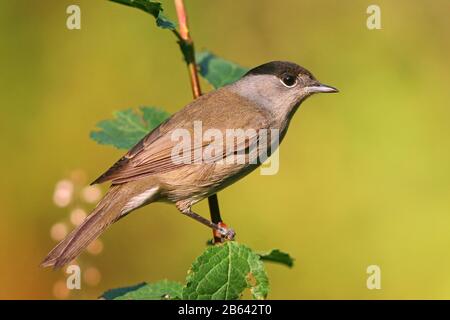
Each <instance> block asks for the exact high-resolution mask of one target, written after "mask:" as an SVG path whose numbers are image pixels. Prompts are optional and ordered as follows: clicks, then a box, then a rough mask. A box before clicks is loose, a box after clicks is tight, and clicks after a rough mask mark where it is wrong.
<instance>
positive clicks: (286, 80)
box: [281, 74, 297, 88]
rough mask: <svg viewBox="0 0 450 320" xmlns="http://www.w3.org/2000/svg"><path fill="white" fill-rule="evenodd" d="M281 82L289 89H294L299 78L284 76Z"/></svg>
mask: <svg viewBox="0 0 450 320" xmlns="http://www.w3.org/2000/svg"><path fill="white" fill-rule="evenodd" d="M281 82H282V83H283V84H284V85H285V86H286V87H288V88H292V87H293V86H295V85H296V84H297V77H294V76H292V75H289V74H287V75H284V76H283V77H282V78H281Z"/></svg>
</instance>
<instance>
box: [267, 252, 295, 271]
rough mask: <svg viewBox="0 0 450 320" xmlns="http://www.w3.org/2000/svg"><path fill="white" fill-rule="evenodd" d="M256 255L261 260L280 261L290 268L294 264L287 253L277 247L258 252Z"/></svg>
mask: <svg viewBox="0 0 450 320" xmlns="http://www.w3.org/2000/svg"><path fill="white" fill-rule="evenodd" d="M258 255H259V256H260V257H261V260H263V261H269V262H276V263H281V264H284V265H286V266H288V267H290V268H291V267H292V266H293V265H294V259H293V258H292V257H291V256H290V255H289V253H286V252H283V251H280V250H278V249H272V250H271V251H268V252H261V253H258Z"/></svg>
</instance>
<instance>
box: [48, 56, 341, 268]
mask: <svg viewBox="0 0 450 320" xmlns="http://www.w3.org/2000/svg"><path fill="white" fill-rule="evenodd" d="M335 92H338V89H336V88H334V87H332V86H328V85H325V84H322V83H321V82H319V81H318V80H317V79H316V78H315V77H314V76H313V74H312V73H311V72H309V71H308V70H307V69H305V68H303V67H301V66H299V65H298V64H296V63H293V62H288V61H271V62H268V63H265V64H262V65H260V66H257V67H255V68H253V69H251V70H249V71H248V72H247V73H245V74H244V75H243V76H242V77H241V78H240V79H239V80H237V81H236V82H234V83H231V84H228V85H226V86H223V87H221V88H218V89H216V90H214V91H211V92H209V93H207V94H205V95H202V96H200V97H198V98H197V99H195V100H193V101H192V102H191V103H189V104H188V105H186V106H185V107H184V108H182V109H181V110H180V111H178V112H176V113H174V114H173V115H172V116H171V117H169V118H168V119H167V120H166V121H164V122H162V123H161V124H160V125H159V126H158V127H156V128H155V129H153V130H152V131H151V132H149V133H148V134H147V135H146V136H145V137H144V138H142V140H140V141H139V142H138V143H137V144H136V145H135V146H134V147H132V148H131V149H130V150H129V151H128V152H127V153H126V154H125V155H124V156H123V157H122V158H120V159H119V160H118V161H117V162H116V163H115V164H114V165H113V166H112V167H110V169H108V170H107V171H106V172H105V173H103V174H102V175H101V176H100V177H98V178H97V179H96V180H95V181H94V182H93V183H92V184H97V183H105V182H110V183H111V185H110V188H109V190H108V192H107V193H106V194H105V196H104V197H103V198H102V199H101V200H100V201H99V203H98V204H97V206H96V207H95V208H94V209H93V211H92V212H91V214H90V215H89V216H88V217H87V218H86V219H85V220H84V221H83V222H82V223H81V224H80V225H79V226H78V227H76V228H75V229H74V230H73V231H72V232H70V233H69V234H68V235H67V236H66V237H65V238H64V239H63V240H62V241H61V242H60V243H58V244H57V245H56V246H55V248H54V249H53V250H51V251H50V253H49V254H48V255H47V256H46V258H45V259H44V260H43V262H42V263H41V266H42V267H53V268H61V267H63V266H65V265H67V264H69V263H70V262H72V261H73V260H74V259H75V258H76V257H77V256H78V255H79V254H80V253H81V252H82V251H83V249H84V248H86V246H88V245H89V243H91V242H92V241H93V240H95V239H96V238H97V237H99V236H100V234H102V233H103V232H104V231H105V230H106V229H107V228H108V227H109V226H110V225H111V224H113V223H114V222H116V221H118V220H120V219H121V218H123V217H125V216H126V215H128V214H129V213H131V212H132V211H134V210H136V209H138V208H140V207H143V206H145V205H148V204H150V203H153V202H167V203H171V204H175V206H176V207H177V208H178V210H179V211H180V212H181V213H182V214H184V215H187V216H189V217H191V218H193V219H195V220H197V221H199V222H201V223H203V224H204V225H206V226H208V227H210V228H212V229H213V230H216V231H217V232H219V234H220V235H222V236H223V237H224V238H226V239H232V238H234V230H233V229H231V228H228V227H225V226H223V225H219V224H215V223H213V222H211V221H209V220H208V219H206V218H204V217H202V216H201V215H199V214H197V213H195V212H194V211H192V206H193V205H194V204H196V203H197V202H199V201H201V200H203V199H205V198H207V197H209V196H211V195H213V194H216V193H217V192H219V191H221V190H223V189H224V188H226V187H228V186H229V185H231V184H232V183H234V182H236V181H238V180H239V179H241V178H243V177H244V176H246V175H247V174H249V173H250V172H251V171H253V170H254V169H256V168H257V167H258V166H259V165H260V164H261V163H262V161H250V160H251V159H250V158H252V159H253V160H254V158H255V157H250V156H249V152H250V151H249V149H250V148H249V143H250V142H249V141H250V139H247V140H245V141H242V140H241V142H236V141H233V142H232V143H231V144H232V147H233V148H223V149H222V152H220V151H221V149H215V150H216V151H217V150H218V151H217V152H215V153H214V152H213V153H212V156H211V157H210V159H209V160H210V161H193V160H196V159H194V158H195V156H192V153H193V154H195V153H196V152H197V151H198V150H199V149H200V148H205V147H206V148H207V147H211V145H214V143H211V141H206V140H207V139H205V141H200V142H199V143H194V142H193V141H192V140H191V141H190V143H188V144H187V149H188V150H187V151H192V152H191V154H188V155H186V156H185V155H183V156H181V157H180V159H178V160H177V159H175V158H174V154H177V153H176V152H175V153H174V149H176V148H177V146H178V148H179V141H177V140H176V139H175V140H174V133H176V132H178V133H180V132H182V133H184V134H186V133H187V134H192V133H194V135H195V132H194V131H195V128H194V127H195V125H196V124H198V123H201V125H202V128H203V130H205V129H213V130H215V132H216V133H217V132H218V133H223V134H224V133H225V131H226V130H228V129H233V128H239V129H242V130H253V131H252V132H253V133H254V132H257V133H258V132H262V131H263V130H266V131H267V130H270V132H272V131H273V132H277V133H278V135H279V140H280V142H281V140H282V139H283V138H284V136H285V134H286V132H287V129H288V127H289V123H290V121H291V119H292V117H293V115H294V114H295V112H296V111H297V109H298V107H299V106H300V104H301V103H302V102H303V101H304V100H305V99H306V98H308V97H310V96H311V95H313V94H315V93H335ZM275 130H276V131H275ZM257 133H256V135H257ZM252 138H255V137H254V136H252ZM258 138H259V137H256V138H255V139H256V140H258ZM215 145H216V146H217V143H215ZM185 147H186V144H185ZM271 147H272V146H271V145H265V146H264V145H263V147H261V146H259V145H258V148H259V149H257V150H258V151H268V149H270V148H271ZM275 147H277V146H275ZM261 148H265V150H261ZM273 151H274V150H269V152H268V154H269V155H270V153H271V152H273ZM238 153H240V154H244V155H245V157H246V160H247V161H243V162H242V161H241V162H239V163H236V162H227V161H224V159H229V158H230V157H231V156H233V155H236V154H238ZM175 160H177V161H175ZM197 160H198V159H197Z"/></svg>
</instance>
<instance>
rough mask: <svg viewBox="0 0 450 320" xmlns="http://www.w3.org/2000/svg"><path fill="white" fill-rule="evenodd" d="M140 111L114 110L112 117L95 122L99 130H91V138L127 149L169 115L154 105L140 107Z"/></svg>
mask: <svg viewBox="0 0 450 320" xmlns="http://www.w3.org/2000/svg"><path fill="white" fill-rule="evenodd" d="M140 111H141V112H140V113H138V112H135V111H134V110H133V109H127V110H123V111H116V112H114V113H113V114H114V119H111V120H103V121H100V122H99V123H98V124H97V127H98V128H99V129H101V130H99V131H92V132H91V134H90V136H91V138H92V139H93V140H95V141H96V142H98V143H100V144H110V145H113V146H115V147H116V148H119V149H129V148H131V147H133V146H134V145H135V144H136V143H138V142H139V140H141V139H142V138H143V137H144V136H145V135H146V134H148V133H149V132H150V131H151V130H153V129H154V128H156V127H157V126H158V125H159V124H160V123H161V122H163V121H164V120H165V119H167V118H168V117H169V114H168V113H167V112H165V111H163V110H161V109H158V108H154V107H141V108H140Z"/></svg>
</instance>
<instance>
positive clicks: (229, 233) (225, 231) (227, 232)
mask: <svg viewBox="0 0 450 320" xmlns="http://www.w3.org/2000/svg"><path fill="white" fill-rule="evenodd" d="M215 236H216V237H217V238H220V239H223V240H234V238H235V237H236V232H235V231H234V230H233V229H232V228H228V227H227V225H226V224H225V223H223V222H219V228H218V229H217V230H216V232H215Z"/></svg>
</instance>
